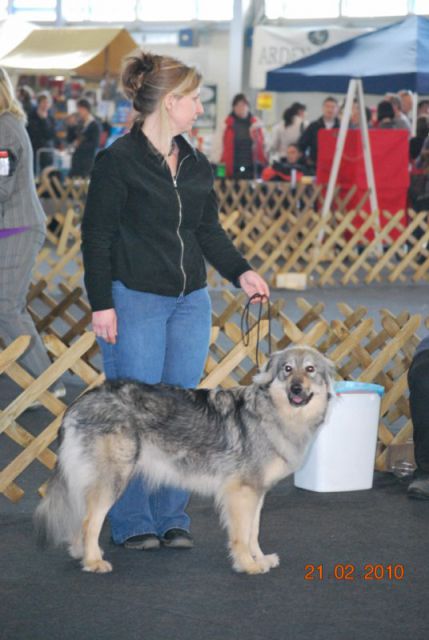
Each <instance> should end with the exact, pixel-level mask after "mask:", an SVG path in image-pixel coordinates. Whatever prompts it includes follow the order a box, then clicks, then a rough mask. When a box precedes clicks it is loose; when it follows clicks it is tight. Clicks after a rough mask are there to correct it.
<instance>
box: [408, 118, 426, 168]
mask: <svg viewBox="0 0 429 640" xmlns="http://www.w3.org/2000/svg"><path fill="white" fill-rule="evenodd" d="M428 135H429V118H427V117H426V116H423V117H422V116H420V117H419V118H417V125H416V135H415V136H414V137H413V138H410V160H411V161H413V160H416V159H417V158H418V157H419V155H420V152H421V150H422V147H423V144H424V142H425V140H426V139H427V137H428Z"/></svg>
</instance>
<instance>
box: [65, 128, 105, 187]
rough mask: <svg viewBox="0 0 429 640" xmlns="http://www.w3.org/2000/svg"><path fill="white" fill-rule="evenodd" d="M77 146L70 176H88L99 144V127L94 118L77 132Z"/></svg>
mask: <svg viewBox="0 0 429 640" xmlns="http://www.w3.org/2000/svg"><path fill="white" fill-rule="evenodd" d="M78 138H79V146H78V147H76V150H75V152H74V153H73V156H72V162H71V170H70V174H69V175H70V176H71V177H73V176H80V177H82V178H84V177H86V176H89V174H90V173H91V169H92V166H93V164H94V158H95V154H96V153H97V149H98V145H99V144H100V127H99V124H98V122H97V121H96V120H93V121H92V122H90V123H89V125H88V126H87V127H85V128H84V129H82V131H81V132H80V133H78Z"/></svg>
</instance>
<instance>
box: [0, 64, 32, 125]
mask: <svg viewBox="0 0 429 640" xmlns="http://www.w3.org/2000/svg"><path fill="white" fill-rule="evenodd" d="M3 113H11V114H12V115H13V116H15V117H16V118H18V119H19V120H24V122H26V121H27V116H26V114H25V112H24V110H23V108H22V107H21V105H20V104H19V102H18V100H17V99H16V97H15V92H14V90H13V86H12V82H11V81H10V78H9V76H8V74H7V73H6V71H5V70H4V69H3V68H2V67H0V116H1V115H3Z"/></svg>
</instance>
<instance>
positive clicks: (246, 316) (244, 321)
mask: <svg viewBox="0 0 429 640" xmlns="http://www.w3.org/2000/svg"><path fill="white" fill-rule="evenodd" d="M256 298H258V299H259V308H258V318H257V320H256V323H255V324H254V325H253V326H252V327H250V325H249V320H250V305H251V304H252V300H256ZM265 302H266V303H267V319H268V355H271V304H270V299H269V298H267V297H266V296H261V294H259V293H254V294H253V296H250V298H249V299H248V301H247V302H246V304H245V306H244V309H243V313H242V314H241V322H240V328H241V340H242V342H243V345H244V346H245V347H248V346H249V343H250V332H251V330H252V329H253V328H254V327H255V325H256V327H257V329H256V351H255V360H256V366H257V367H258V369H259V342H260V340H261V320H262V312H263V306H264V303H265Z"/></svg>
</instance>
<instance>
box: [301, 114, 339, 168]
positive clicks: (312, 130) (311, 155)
mask: <svg viewBox="0 0 429 640" xmlns="http://www.w3.org/2000/svg"><path fill="white" fill-rule="evenodd" d="M339 126H340V121H339V119H338V118H335V123H334V126H333V128H334V129H338V127H339ZM325 128H326V127H325V121H324V119H323V117H322V116H321V117H320V118H318V119H317V120H314V121H313V122H310V124H309V125H308V127H307V128H306V129H305V130H304V131H303V133H302V134H301V137H300V139H299V140H298V146H299V148H300V149H301V151H302V153H303V154H304V155H305V156H306V157H307V163H308V164H309V165H311V164H313V165H315V164H316V163H317V135H318V133H319V131H320V129H325Z"/></svg>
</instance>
